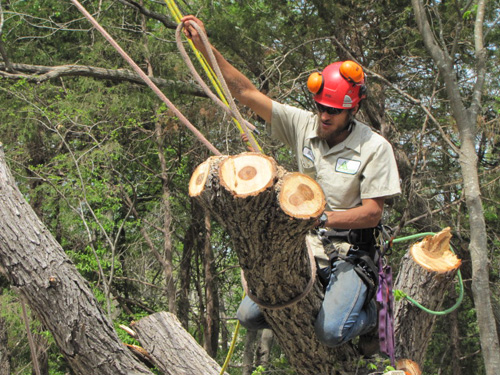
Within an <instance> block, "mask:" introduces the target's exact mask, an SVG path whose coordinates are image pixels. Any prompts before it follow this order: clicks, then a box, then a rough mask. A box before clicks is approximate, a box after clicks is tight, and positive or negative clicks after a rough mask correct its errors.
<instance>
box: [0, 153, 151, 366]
mask: <svg viewBox="0 0 500 375" xmlns="http://www.w3.org/2000/svg"><path fill="white" fill-rule="evenodd" d="M0 212H1V213H2V214H1V215H0V269H1V271H2V272H3V273H4V274H5V276H6V277H7V279H8V280H9V282H10V283H11V285H12V286H13V287H15V288H16V290H18V292H19V293H20V294H22V295H23V296H24V298H25V299H26V301H27V302H28V304H29V306H30V308H31V310H32V311H33V312H34V313H35V314H36V315H37V317H38V318H39V319H40V320H41V322H42V323H43V324H44V326H45V327H47V328H48V329H49V330H50V332H51V333H52V335H53V337H54V339H55V341H56V343H57V345H58V347H59V348H60V350H61V353H62V354H63V355H64V356H65V358H66V359H67V361H68V363H69V365H70V366H71V368H72V369H73V371H74V373H75V374H82V375H85V374H90V373H92V374H110V375H111V374H113V375H116V374H123V375H125V374H129V375H130V374H151V372H150V371H149V370H148V369H147V368H145V367H144V366H143V365H142V364H140V363H139V362H137V361H136V360H135V359H134V358H133V357H132V356H131V355H130V353H129V352H128V350H127V349H126V348H125V347H124V346H123V344H122V343H121V342H120V340H119V339H118V336H117V334H116V332H115V331H114V329H113V325H112V324H111V322H109V321H108V319H107V318H106V316H105V314H104V313H103V311H102V309H101V307H100V306H99V304H98V302H97V300H96V299H95V298H94V296H93V295H92V292H91V290H90V288H89V286H88V284H87V282H86V281H85V279H83V277H82V276H81V275H80V274H79V273H78V271H77V270H76V268H75V266H74V265H73V264H72V263H71V261H70V260H69V259H68V257H67V256H66V254H65V253H64V250H63V249H62V248H61V246H60V245H59V244H58V243H57V242H56V241H55V239H54V238H53V237H52V235H51V234H50V233H49V231H48V230H47V228H46V227H45V226H44V225H43V223H42V222H41V221H40V220H39V219H38V217H37V216H36V215H35V213H34V211H33V210H32V208H31V207H30V206H29V204H28V203H27V202H26V201H25V199H24V197H23V196H22V195H21V193H20V192H19V190H18V189H17V186H16V183H15V181H14V179H13V178H12V175H11V174H10V172H9V170H8V169H7V165H6V162H5V157H4V152H3V149H2V148H1V144H0Z"/></svg>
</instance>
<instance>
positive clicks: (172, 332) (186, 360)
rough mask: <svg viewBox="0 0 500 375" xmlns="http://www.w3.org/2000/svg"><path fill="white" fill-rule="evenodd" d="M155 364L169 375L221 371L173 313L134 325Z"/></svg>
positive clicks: (212, 374) (216, 372)
mask: <svg viewBox="0 0 500 375" xmlns="http://www.w3.org/2000/svg"><path fill="white" fill-rule="evenodd" d="M132 328H133V330H134V331H135V335H136V338H137V339H138V340H139V341H140V342H141V344H142V345H143V347H144V348H145V349H146V351H147V352H148V354H149V357H150V358H151V359H152V361H153V362H154V364H155V365H156V366H157V367H158V368H159V369H160V370H161V371H162V373H164V374H166V375H194V374H196V375H219V374H220V371H221V367H220V366H219V365H218V364H217V362H215V360H213V359H212V358H211V357H210V356H209V355H208V354H207V352H206V351H205V350H204V349H203V348H202V347H201V346H200V345H199V344H198V343H197V342H196V340H195V339H194V338H193V337H192V336H191V335H190V334H189V333H188V332H187V331H186V330H185V329H184V328H183V327H182V325H181V323H180V322H179V320H178V319H177V317H176V316H175V315H173V314H171V313H167V312H159V313H156V314H153V315H149V316H147V317H145V318H142V319H141V320H139V321H138V322H136V323H134V324H133V325H132Z"/></svg>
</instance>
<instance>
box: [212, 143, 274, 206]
mask: <svg viewBox="0 0 500 375" xmlns="http://www.w3.org/2000/svg"><path fill="white" fill-rule="evenodd" d="M275 178H276V162H275V161H274V159H272V158H270V157H268V156H265V155H263V154H259V153H255V152H245V153H242V154H239V155H235V156H231V157H229V158H227V159H226V160H224V161H223V162H222V163H221V165H220V169H219V179H220V184H221V185H222V186H224V187H225V188H226V189H227V190H229V191H230V192H231V193H232V194H233V195H234V196H236V197H239V198H245V197H248V196H255V195H258V194H259V193H261V192H263V191H264V190H266V189H267V188H269V187H271V186H273V184H274V181H275Z"/></svg>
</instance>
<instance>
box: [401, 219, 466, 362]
mask: <svg viewBox="0 0 500 375" xmlns="http://www.w3.org/2000/svg"><path fill="white" fill-rule="evenodd" d="M450 239H451V232H450V228H445V229H444V230H442V231H441V232H439V233H437V234H436V235H434V236H427V237H425V238H424V239H423V240H422V241H421V242H419V243H416V244H414V245H412V246H411V248H410V251H409V252H408V253H407V254H406V255H405V256H404V257H403V259H402V261H401V266H400V269H399V272H398V277H397V278H396V282H395V284H394V289H397V290H401V291H403V292H404V293H405V294H407V295H408V296H411V297H412V299H414V300H415V301H418V302H419V303H420V304H421V305H423V306H425V307H426V308H427V309H429V310H432V311H439V310H440V309H441V308H442V305H443V300H444V295H445V293H446V291H448V290H449V288H450V287H452V286H453V284H454V283H453V281H454V279H455V275H456V273H457V270H458V268H459V267H460V264H461V261H460V259H458V258H457V257H456V255H455V254H454V253H453V252H451V250H450ZM394 317H395V319H394V327H395V329H394V332H395V341H396V343H397V345H396V357H397V358H411V359H412V360H413V361H415V362H417V363H420V364H422V363H423V360H424V357H425V352H426V349H427V346H428V344H429V342H430V339H431V337H432V332H433V328H434V324H435V322H436V318H437V316H436V315H433V314H430V313H428V312H426V311H423V310H422V309H420V308H418V307H417V306H415V305H414V304H412V303H411V302H409V301H408V300H407V299H402V300H401V301H399V303H396V304H395V309H394Z"/></svg>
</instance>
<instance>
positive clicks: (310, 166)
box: [299, 156, 316, 179]
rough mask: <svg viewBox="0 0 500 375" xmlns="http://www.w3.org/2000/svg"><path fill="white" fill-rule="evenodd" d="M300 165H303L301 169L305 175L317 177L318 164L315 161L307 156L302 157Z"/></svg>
mask: <svg viewBox="0 0 500 375" xmlns="http://www.w3.org/2000/svg"><path fill="white" fill-rule="evenodd" d="M299 162H300V165H301V171H302V173H304V174H305V175H307V176H309V177H311V178H313V179H316V166H315V165H314V162H313V161H312V160H310V159H308V158H306V157H305V156H301V157H300V161H299Z"/></svg>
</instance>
